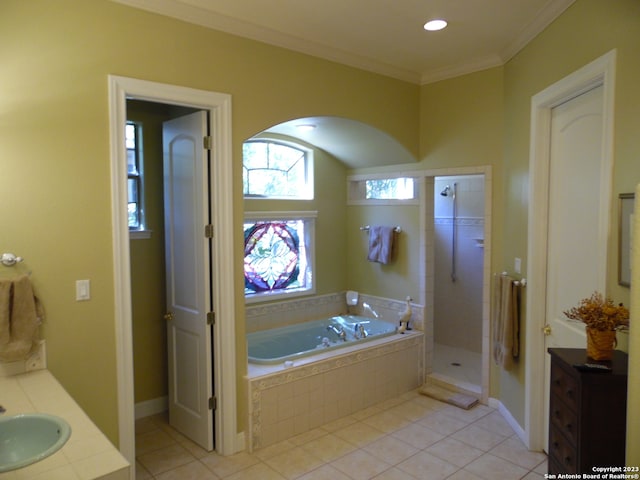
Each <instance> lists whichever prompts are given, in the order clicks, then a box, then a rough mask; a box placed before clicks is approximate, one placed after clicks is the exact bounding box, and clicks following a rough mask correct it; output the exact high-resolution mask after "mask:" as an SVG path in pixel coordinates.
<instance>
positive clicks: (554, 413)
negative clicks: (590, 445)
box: [549, 395, 578, 445]
mask: <svg viewBox="0 0 640 480" xmlns="http://www.w3.org/2000/svg"><path fill="white" fill-rule="evenodd" d="M549 415H550V417H551V424H552V425H553V426H554V428H555V429H557V430H558V431H559V432H562V433H563V434H564V435H565V436H566V437H567V439H568V440H569V442H571V443H572V444H573V445H576V443H577V441H578V415H577V413H576V411H575V410H570V409H569V408H568V407H567V406H566V405H565V404H564V403H563V402H562V401H560V399H559V398H558V396H557V395H552V396H551V402H550V403H549Z"/></svg>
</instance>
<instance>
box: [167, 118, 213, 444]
mask: <svg viewBox="0 0 640 480" xmlns="http://www.w3.org/2000/svg"><path fill="white" fill-rule="evenodd" d="M206 132H207V114H206V112H196V113H193V114H190V115H186V116H184V117H180V118H177V119H175V120H171V121H168V122H165V123H164V127H163V144H164V182H165V185H164V196H165V201H164V203H165V205H164V208H165V212H164V215H165V250H166V274H167V279H166V281H167V316H166V318H167V341H168V356H169V358H168V363H169V365H168V367H169V422H170V424H171V426H173V427H174V428H175V429H177V430H178V431H179V432H181V433H182V434H184V435H185V436H186V437H188V438H190V439H191V440H193V441H194V442H195V443H197V444H198V445H200V446H202V447H203V448H205V449H206V450H212V449H213V447H214V445H213V431H214V429H213V412H212V410H211V409H210V408H209V399H210V398H211V397H212V396H213V382H212V373H211V372H212V359H213V355H212V350H211V348H212V347H211V345H212V342H211V335H212V333H211V326H210V325H207V312H208V311H209V310H210V308H211V293H210V292H211V287H210V271H211V262H210V246H209V243H210V240H208V239H206V238H205V235H204V228H205V225H207V224H208V223H209V208H208V205H209V192H208V186H207V185H208V182H207V179H208V155H207V153H206V151H205V149H204V146H203V138H204V136H205V135H206Z"/></svg>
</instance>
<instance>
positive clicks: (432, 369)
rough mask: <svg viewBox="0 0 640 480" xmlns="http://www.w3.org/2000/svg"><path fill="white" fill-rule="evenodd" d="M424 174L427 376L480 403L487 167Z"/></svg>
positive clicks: (483, 389) (485, 360) (485, 332)
mask: <svg viewBox="0 0 640 480" xmlns="http://www.w3.org/2000/svg"><path fill="white" fill-rule="evenodd" d="M425 177H426V178H425V179H426V181H425V183H424V187H423V188H424V192H425V194H424V195H423V196H422V197H423V198H424V200H422V201H421V208H422V211H423V214H422V215H421V218H422V219H423V220H424V222H425V225H424V232H425V238H426V241H425V246H426V247H425V252H424V265H425V269H424V271H425V284H424V294H423V295H424V302H425V321H427V322H433V323H432V324H429V323H427V324H425V332H426V333H427V335H426V339H425V341H426V342H427V348H426V352H427V357H426V359H425V360H426V367H427V369H426V371H427V372H428V378H427V381H428V382H430V383H434V384H441V385H442V386H444V387H446V388H453V389H454V390H459V391H463V392H467V393H470V394H472V395H475V396H477V397H478V398H479V399H480V401H481V402H482V403H485V404H486V403H487V402H488V401H489V371H490V358H489V351H490V350H489V337H490V336H489V327H490V326H489V315H490V312H489V305H490V301H489V298H490V297H489V294H490V290H489V286H490V277H491V270H490V268H491V260H490V252H491V222H490V221H489V220H490V219H491V218H492V217H491V196H492V171H491V167H490V166H478V167H469V168H452V169H446V170H445V171H439V170H429V171H426V172H425ZM447 187H449V188H447ZM454 200H455V202H454ZM485 220H487V221H485ZM453 247H455V248H453ZM461 332H464V333H462V334H461ZM467 334H468V335H467Z"/></svg>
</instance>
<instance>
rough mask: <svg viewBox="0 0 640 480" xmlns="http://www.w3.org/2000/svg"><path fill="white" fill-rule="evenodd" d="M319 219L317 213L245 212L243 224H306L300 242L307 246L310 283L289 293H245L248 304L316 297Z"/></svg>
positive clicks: (285, 291) (280, 291) (307, 279)
mask: <svg viewBox="0 0 640 480" xmlns="http://www.w3.org/2000/svg"><path fill="white" fill-rule="evenodd" d="M317 217H318V212H317V211H302V212H297V211H296V212H294V211H286V212H276V211H265V212H245V214H244V220H243V224H245V223H251V222H278V221H285V222H286V221H291V220H300V221H302V222H304V238H301V239H300V241H304V244H305V252H306V261H307V269H308V271H307V272H306V274H305V278H306V281H307V282H308V283H309V285H308V286H307V287H300V288H295V289H290V290H288V291H287V290H285V289H283V290H278V291H270V292H259V293H251V294H247V293H245V295H244V298H245V303H246V304H250V303H260V302H268V301H273V300H282V299H288V298H294V297H301V296H308V295H315V293H316V281H315V271H316V261H315V239H316V235H315V227H316V225H315V224H316V218H317ZM243 258H244V257H243ZM243 276H244V267H243Z"/></svg>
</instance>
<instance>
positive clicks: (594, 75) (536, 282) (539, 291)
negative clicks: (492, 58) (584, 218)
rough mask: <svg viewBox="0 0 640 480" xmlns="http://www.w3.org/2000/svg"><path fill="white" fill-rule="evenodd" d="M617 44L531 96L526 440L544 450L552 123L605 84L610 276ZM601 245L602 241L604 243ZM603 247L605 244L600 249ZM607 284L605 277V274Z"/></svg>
mask: <svg viewBox="0 0 640 480" xmlns="http://www.w3.org/2000/svg"><path fill="white" fill-rule="evenodd" d="M615 60H616V52H615V50H613V51H611V52H609V53H607V54H605V55H603V56H602V57H600V58H598V59H596V60H594V61H593V62H591V63H590V64H588V65H586V66H585V67H583V68H581V69H579V70H578V71H576V72H574V73H573V74H571V75H569V76H568V77H566V78H564V79H562V80H560V81H559V82H557V83H556V84H554V85H551V86H550V87H548V88H547V89H545V90H543V91H542V92H540V93H538V94H537V95H535V96H534V97H533V98H532V106H531V109H532V114H531V115H532V117H531V155H530V160H529V177H530V190H529V192H530V194H529V219H528V251H527V257H528V260H527V261H528V265H529V269H528V274H527V276H528V286H527V296H528V298H527V304H526V319H527V321H526V344H527V350H528V351H529V352H531V353H530V354H529V355H527V356H526V358H525V425H524V427H525V437H526V438H525V439H524V440H525V443H526V444H527V447H528V448H529V449H531V450H536V451H539V450H542V449H543V448H544V446H545V429H546V426H547V424H548V418H546V417H545V413H544V411H545V403H546V401H547V400H548V399H547V398H545V392H544V384H545V379H546V376H547V374H546V372H545V356H546V351H545V344H546V340H545V338H544V332H545V329H544V326H545V323H546V321H547V306H548V303H549V299H548V295H547V292H548V281H549V280H548V274H549V272H548V261H549V260H550V257H549V255H550V250H549V245H548V239H549V217H550V215H549V211H550V207H552V205H551V204H550V185H549V183H550V182H549V179H550V169H551V148H550V146H551V143H552V142H551V125H552V111H553V109H554V108H555V107H557V106H559V105H562V104H564V103H567V102H569V101H570V100H572V99H574V98H577V97H579V96H581V95H582V94H585V93H586V92H589V91H592V90H593V89H594V88H596V87H599V88H601V89H602V90H601V94H602V101H601V104H602V109H601V112H602V119H601V126H600V130H601V132H602V134H601V139H602V144H601V149H600V150H599V159H598V160H599V161H600V162H601V163H600V165H601V167H600V172H599V174H600V179H599V188H598V190H599V195H598V202H599V203H598V205H599V206H598V207H597V208H598V217H599V218H600V225H599V227H598V229H597V230H598V232H599V233H598V234H597V235H598V236H599V237H600V238H603V239H604V242H605V243H604V245H605V247H604V248H605V253H604V254H602V255H598V256H597V258H594V259H593V262H592V263H596V264H597V271H598V272H599V273H598V274H597V276H599V277H601V278H603V279H604V278H606V277H605V275H606V268H607V255H606V237H607V231H608V229H609V221H608V218H609V208H608V205H609V203H610V201H611V179H612V166H613V105H614V103H613V93H614V73H615ZM599 248H601V247H599ZM599 251H602V250H599ZM600 282H601V283H600V284H599V285H601V287H599V288H604V285H605V283H604V280H600ZM589 293H590V292H587V293H586V294H585V296H588V295H589Z"/></svg>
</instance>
